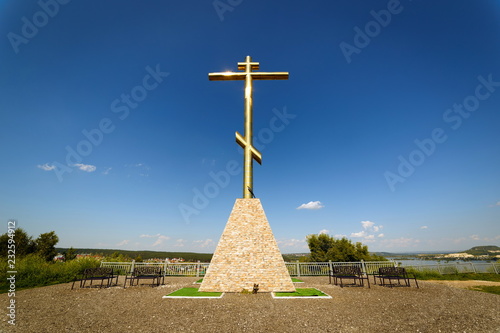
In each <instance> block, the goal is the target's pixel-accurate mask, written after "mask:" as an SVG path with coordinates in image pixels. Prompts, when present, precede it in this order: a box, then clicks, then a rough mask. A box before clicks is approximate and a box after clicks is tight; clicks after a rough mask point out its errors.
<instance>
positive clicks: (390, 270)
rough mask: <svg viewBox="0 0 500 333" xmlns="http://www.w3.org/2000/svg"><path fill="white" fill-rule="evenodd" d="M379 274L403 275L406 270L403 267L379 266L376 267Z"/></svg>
mask: <svg viewBox="0 0 500 333" xmlns="http://www.w3.org/2000/svg"><path fill="white" fill-rule="evenodd" d="M378 272H379V274H380V275H392V276H404V275H406V270H405V269H404V268H403V267H380V268H379V269H378Z"/></svg>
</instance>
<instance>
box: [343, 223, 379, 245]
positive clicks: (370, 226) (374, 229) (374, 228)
mask: <svg viewBox="0 0 500 333" xmlns="http://www.w3.org/2000/svg"><path fill="white" fill-rule="evenodd" d="M360 223H361V227H362V228H363V230H362V231H360V232H353V233H351V237H356V238H363V239H364V240H365V241H367V242H374V241H375V234H376V233H378V232H379V231H380V230H382V228H383V226H381V225H376V224H375V222H372V221H361V222H360ZM377 237H384V234H383V233H380V234H378V236H377Z"/></svg>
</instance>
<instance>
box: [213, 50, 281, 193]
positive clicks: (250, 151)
mask: <svg viewBox="0 0 500 333" xmlns="http://www.w3.org/2000/svg"><path fill="white" fill-rule="evenodd" d="M238 69H239V70H244V72H221V73H209V74H208V79H209V80H210V81H233V80H245V136H243V135H241V134H240V133H238V132H236V142H237V143H238V144H239V145H240V146H241V148H243V150H244V157H243V163H244V167H243V198H252V197H254V196H253V192H252V191H253V160H256V161H257V162H258V163H259V164H262V154H261V153H260V152H259V151H258V150H257V149H256V148H255V147H254V146H253V136H252V127H253V126H252V123H253V103H252V90H253V84H252V83H253V80H287V79H288V72H252V71H254V70H258V69H259V63H258V62H252V58H251V57H250V56H247V57H246V59H245V62H238Z"/></svg>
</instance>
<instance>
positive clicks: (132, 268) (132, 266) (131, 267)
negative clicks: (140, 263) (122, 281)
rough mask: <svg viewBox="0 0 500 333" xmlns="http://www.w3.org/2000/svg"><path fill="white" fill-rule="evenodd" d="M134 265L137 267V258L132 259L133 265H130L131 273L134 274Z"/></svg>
mask: <svg viewBox="0 0 500 333" xmlns="http://www.w3.org/2000/svg"><path fill="white" fill-rule="evenodd" d="M134 267H135V260H132V265H130V274H132V272H133V271H134Z"/></svg>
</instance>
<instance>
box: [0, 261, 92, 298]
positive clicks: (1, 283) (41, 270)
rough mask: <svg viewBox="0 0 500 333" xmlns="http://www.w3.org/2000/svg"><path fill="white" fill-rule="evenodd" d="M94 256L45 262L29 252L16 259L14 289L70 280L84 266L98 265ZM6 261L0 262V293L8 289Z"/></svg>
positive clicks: (80, 271) (81, 270)
mask: <svg viewBox="0 0 500 333" xmlns="http://www.w3.org/2000/svg"><path fill="white" fill-rule="evenodd" d="M99 266H100V261H98V260H97V259H94V258H84V259H78V260H71V261H69V262H47V261H46V260H45V258H42V257H40V256H39V255H36V254H29V255H27V256H25V257H24V258H21V259H18V260H17V261H16V271H17V274H16V290H20V289H26V288H34V287H42V286H48V285H52V284H58V283H66V282H71V281H72V280H73V279H74V278H75V276H76V275H78V274H80V273H82V272H83V270H84V269H85V268H92V267H99ZM7 271H8V269H7V262H6V261H3V260H2V261H1V262H0V293H5V292H7V291H8V289H9V282H8V281H7V277H8V275H7Z"/></svg>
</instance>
